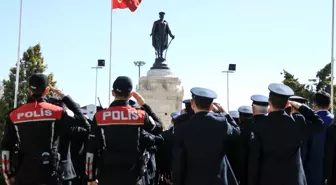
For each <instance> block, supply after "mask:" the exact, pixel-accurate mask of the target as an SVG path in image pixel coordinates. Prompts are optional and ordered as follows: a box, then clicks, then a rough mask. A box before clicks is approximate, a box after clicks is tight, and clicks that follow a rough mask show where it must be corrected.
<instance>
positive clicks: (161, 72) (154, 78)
mask: <svg viewBox="0 0 336 185" xmlns="http://www.w3.org/2000/svg"><path fill="white" fill-rule="evenodd" d="M139 83H140V86H138V87H137V91H138V92H139V93H140V94H141V95H142V96H143V97H144V98H145V101H146V103H148V105H149V106H150V107H152V109H153V111H154V112H155V113H156V114H157V116H158V117H159V118H160V119H161V121H162V122H163V124H164V127H165V128H168V126H169V125H170V123H171V117H170V114H171V113H172V112H176V111H180V110H181V109H182V99H183V94H184V90H183V87H182V85H181V79H179V78H178V77H176V76H174V75H173V73H172V72H171V71H170V70H169V69H151V70H149V71H148V72H147V76H144V77H141V78H140V80H139Z"/></svg>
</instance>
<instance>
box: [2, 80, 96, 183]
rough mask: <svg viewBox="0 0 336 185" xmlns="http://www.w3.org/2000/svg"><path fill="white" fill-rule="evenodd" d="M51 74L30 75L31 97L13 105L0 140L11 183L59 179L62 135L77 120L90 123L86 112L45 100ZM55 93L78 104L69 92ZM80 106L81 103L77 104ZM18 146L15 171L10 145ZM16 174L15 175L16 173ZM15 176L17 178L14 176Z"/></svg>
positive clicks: (56, 181) (51, 181) (56, 91)
mask: <svg viewBox="0 0 336 185" xmlns="http://www.w3.org/2000/svg"><path fill="white" fill-rule="evenodd" d="M48 86H49V84H48V77H47V76H45V75H44V74H33V75H32V76H31V77H30V79H29V86H28V91H29V93H30V97H29V99H28V101H27V103H26V104H24V105H22V106H20V107H18V108H16V109H14V110H13V111H11V113H10V114H9V118H8V120H7V122H6V125H5V131H4V137H3V140H2V142H1V148H2V164H3V165H2V168H3V172H4V173H3V174H4V176H5V179H6V183H7V184H8V185H10V184H14V180H15V184H18V185H20V184H24V185H26V184H29V185H30V184H48V185H49V184H50V185H56V184H59V183H60V178H61V177H60V174H59V173H58V170H59V169H58V168H59V162H60V161H59V160H60V156H59V154H58V153H59V151H58V147H59V138H60V135H62V133H63V132H67V130H68V129H69V126H71V125H73V124H72V123H74V122H75V121H76V120H77V121H78V122H77V123H78V125H79V126H82V127H85V128H87V129H90V128H88V127H87V125H86V124H87V122H86V120H85V118H84V117H83V116H80V115H79V116H78V115H75V114H74V113H73V112H72V111H70V110H68V109H64V108H62V107H59V106H56V105H52V104H50V103H48V102H46V101H45V98H44V97H45V95H46V94H48V93H49V90H50V89H49V87H48ZM52 90H53V92H54V93H56V94H57V95H58V96H60V97H61V98H62V101H63V102H65V103H66V104H67V105H68V106H71V107H77V104H76V103H75V102H73V100H72V99H71V98H70V97H69V96H64V94H63V93H62V92H61V91H59V90H56V89H52ZM77 108H78V109H79V107H77ZM16 144H17V145H18V148H19V156H20V159H19V165H18V166H19V167H18V168H17V169H16V170H17V171H16V173H15V174H14V172H13V171H12V166H11V160H12V156H11V155H10V154H11V149H12V148H13V146H14V145H16ZM14 175H15V177H14ZM14 178H15V179H14Z"/></svg>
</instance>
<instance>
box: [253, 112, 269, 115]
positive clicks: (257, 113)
mask: <svg viewBox="0 0 336 185" xmlns="http://www.w3.org/2000/svg"><path fill="white" fill-rule="evenodd" d="M264 114H266V113H261V112H256V113H253V116H257V115H264Z"/></svg>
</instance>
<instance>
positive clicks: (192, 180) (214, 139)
mask: <svg viewBox="0 0 336 185" xmlns="http://www.w3.org/2000/svg"><path fill="white" fill-rule="evenodd" d="M190 92H191V94H192V100H191V105H192V108H193V110H194V111H195V115H194V116H193V117H191V119H189V120H188V121H186V122H184V123H183V124H182V125H181V127H180V128H179V129H177V130H176V132H175V144H174V149H173V181H174V185H198V184H200V185H204V184H212V185H216V184H223V182H226V181H225V180H223V179H221V178H218V177H220V176H222V175H223V174H222V172H221V169H220V167H221V166H222V162H223V158H224V156H225V152H226V151H227V150H228V148H227V145H228V143H230V142H232V140H234V139H235V138H236V137H238V136H239V129H237V128H235V127H233V126H231V125H230V124H229V123H228V122H227V119H226V117H225V116H224V115H223V114H225V113H222V114H219V113H214V112H211V110H212V106H213V105H212V102H213V100H214V99H215V98H217V94H216V92H214V91H212V90H209V89H205V88H198V87H196V88H192V89H191V91H190ZM223 178H224V179H227V177H226V176H225V177H223Z"/></svg>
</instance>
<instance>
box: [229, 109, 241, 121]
mask: <svg viewBox="0 0 336 185" xmlns="http://www.w3.org/2000/svg"><path fill="white" fill-rule="evenodd" d="M229 115H230V116H231V117H232V119H233V120H234V121H235V122H236V124H239V112H238V111H236V110H232V111H229Z"/></svg>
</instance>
